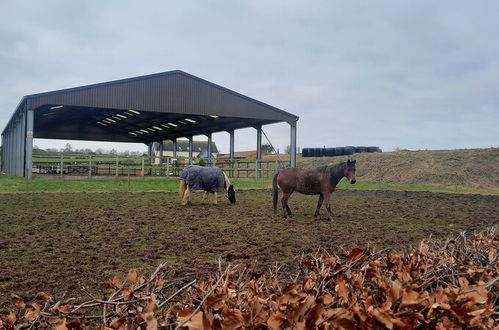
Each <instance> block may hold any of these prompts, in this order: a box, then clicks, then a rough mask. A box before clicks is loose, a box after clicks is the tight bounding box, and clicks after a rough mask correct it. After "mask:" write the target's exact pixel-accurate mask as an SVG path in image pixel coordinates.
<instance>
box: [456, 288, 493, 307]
mask: <svg viewBox="0 0 499 330" xmlns="http://www.w3.org/2000/svg"><path fill="white" fill-rule="evenodd" d="M463 290H464V292H463V293H461V294H460V295H459V296H458V298H457V301H472V302H473V303H476V304H485V303H487V300H488V297H489V291H487V289H485V288H484V287H483V286H469V287H467V288H466V289H463Z"/></svg>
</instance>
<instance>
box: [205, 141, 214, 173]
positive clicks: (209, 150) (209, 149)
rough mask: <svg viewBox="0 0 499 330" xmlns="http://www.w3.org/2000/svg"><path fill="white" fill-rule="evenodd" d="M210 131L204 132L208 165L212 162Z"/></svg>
mask: <svg viewBox="0 0 499 330" xmlns="http://www.w3.org/2000/svg"><path fill="white" fill-rule="evenodd" d="M211 135H212V134H211V133H208V134H206V136H207V137H208V149H207V150H208V166H212V165H213V164H212V162H211V141H212V140H211Z"/></svg>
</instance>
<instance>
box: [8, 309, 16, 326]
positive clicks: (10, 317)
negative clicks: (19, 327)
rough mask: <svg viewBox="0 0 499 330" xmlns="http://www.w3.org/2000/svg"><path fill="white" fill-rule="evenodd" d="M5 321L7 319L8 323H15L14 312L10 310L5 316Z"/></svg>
mask: <svg viewBox="0 0 499 330" xmlns="http://www.w3.org/2000/svg"><path fill="white" fill-rule="evenodd" d="M5 321H7V323H8V324H9V325H14V324H16V322H17V317H16V314H15V313H14V312H10V313H9V315H7V317H6V318H5Z"/></svg>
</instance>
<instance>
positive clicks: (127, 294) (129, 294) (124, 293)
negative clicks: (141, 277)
mask: <svg viewBox="0 0 499 330" xmlns="http://www.w3.org/2000/svg"><path fill="white" fill-rule="evenodd" d="M121 295H122V296H123V298H124V299H125V300H132V299H133V298H134V292H133V290H132V289H128V288H126V289H123V290H122V291H121Z"/></svg>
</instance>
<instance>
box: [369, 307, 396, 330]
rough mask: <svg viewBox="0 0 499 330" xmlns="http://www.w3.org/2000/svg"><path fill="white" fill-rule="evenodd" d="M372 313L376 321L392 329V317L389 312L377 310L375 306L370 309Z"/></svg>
mask: <svg viewBox="0 0 499 330" xmlns="http://www.w3.org/2000/svg"><path fill="white" fill-rule="evenodd" d="M372 315H373V316H374V318H375V319H376V320H377V321H378V322H380V323H381V324H383V325H384V326H385V327H387V328H388V329H393V323H392V318H391V317H390V315H389V314H387V313H386V312H383V311H381V310H379V308H375V309H374V310H373V311H372Z"/></svg>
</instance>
